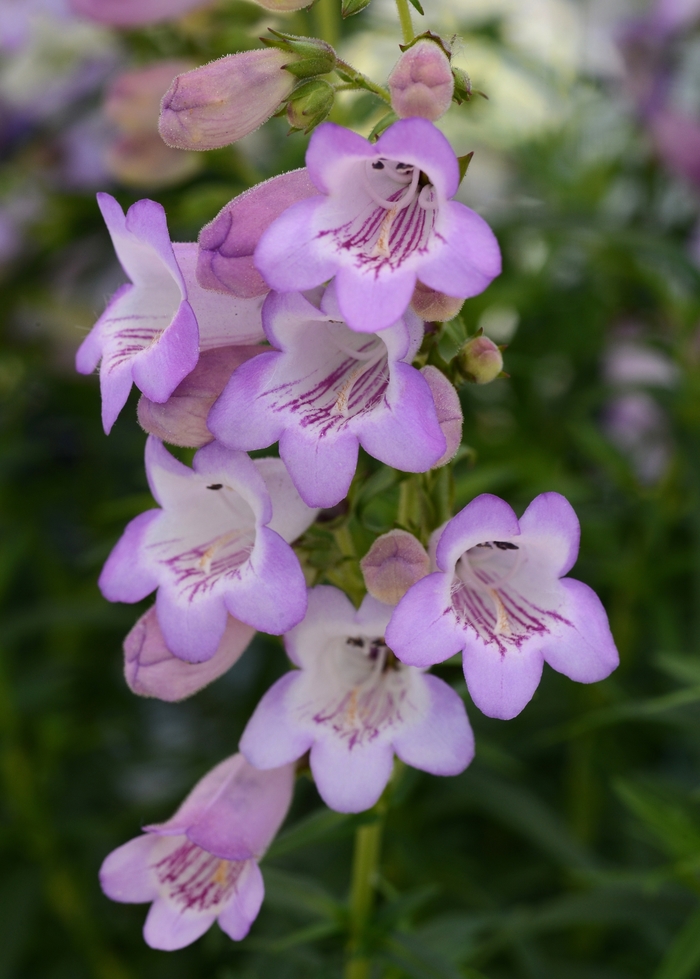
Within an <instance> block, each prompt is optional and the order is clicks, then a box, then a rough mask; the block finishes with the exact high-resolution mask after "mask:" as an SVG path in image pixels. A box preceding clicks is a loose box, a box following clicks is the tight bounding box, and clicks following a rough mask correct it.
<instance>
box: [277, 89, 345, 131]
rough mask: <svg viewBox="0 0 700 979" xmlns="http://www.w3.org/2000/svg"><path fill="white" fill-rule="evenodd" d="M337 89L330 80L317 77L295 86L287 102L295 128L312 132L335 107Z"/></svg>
mask: <svg viewBox="0 0 700 979" xmlns="http://www.w3.org/2000/svg"><path fill="white" fill-rule="evenodd" d="M334 100H335V91H334V90H333V86H332V85H329V84H328V82H324V81H321V80H320V79H318V78H316V79H314V80H313V81H310V82H304V83H303V85H300V86H299V88H295V89H294V91H293V92H292V96H291V98H290V100H289V102H287V119H288V120H289V125H290V126H291V127H292V129H293V130H301V131H302V132H304V133H310V132H311V130H312V129H315V128H316V126H318V124H319V123H321V122H323V120H324V119H325V118H326V116H327V115H328V113H329V112H330V111H331V109H332V108H333V102H334Z"/></svg>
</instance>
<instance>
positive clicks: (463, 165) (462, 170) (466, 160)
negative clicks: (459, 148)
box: [457, 150, 474, 183]
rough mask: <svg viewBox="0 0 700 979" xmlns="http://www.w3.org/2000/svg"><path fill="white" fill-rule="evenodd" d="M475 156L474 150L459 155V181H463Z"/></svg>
mask: <svg viewBox="0 0 700 979" xmlns="http://www.w3.org/2000/svg"><path fill="white" fill-rule="evenodd" d="M473 156H474V150H472V151H471V153H465V154H464V156H458V157H457V163H459V182H460V183H462V181H463V180H464V176H465V174H466V172H467V170H468V169H469V164H470V163H471V162H472V158H473Z"/></svg>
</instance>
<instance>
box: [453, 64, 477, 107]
mask: <svg viewBox="0 0 700 979" xmlns="http://www.w3.org/2000/svg"><path fill="white" fill-rule="evenodd" d="M452 77H453V78H454V80H455V91H454V96H453V98H454V100H455V102H456V103H457V104H458V105H461V104H462V102H469V101H470V100H471V97H472V82H471V78H470V77H469V75H468V74H467V73H466V71H464V70H463V69H462V68H455V67H453V68H452Z"/></svg>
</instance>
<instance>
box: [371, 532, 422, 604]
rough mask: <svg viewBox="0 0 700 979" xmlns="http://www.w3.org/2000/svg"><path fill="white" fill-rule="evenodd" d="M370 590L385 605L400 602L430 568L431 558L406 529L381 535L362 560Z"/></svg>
mask: <svg viewBox="0 0 700 979" xmlns="http://www.w3.org/2000/svg"><path fill="white" fill-rule="evenodd" d="M360 567H361V568H362V574H363V576H364V579H365V586H366V587H367V591H368V592H369V593H370V595H371V596H372V597H373V598H376V599H377V601H379V602H384V604H385V605H396V604H398V602H399V601H400V600H401V599H402V598H403V596H404V595H405V594H406V592H407V591H408V589H409V588H410V587H411V586H412V585H415V583H416V582H417V581H419V580H420V579H421V578H424V577H425V576H426V575H427V574H428V572H429V571H430V558H429V557H428V554H427V552H426V550H425V548H424V547H423V545H422V544H421V542H420V541H419V540H417V538H415V537H414V536H413V534H409V533H408V531H406V530H390V531H389V533H388V534H382V536H381V537H377V539H376V540H375V542H374V544H372V546H371V547H370V549H369V551H368V552H367V553H366V554H365V556H364V557H363V558H362V560H361V561H360Z"/></svg>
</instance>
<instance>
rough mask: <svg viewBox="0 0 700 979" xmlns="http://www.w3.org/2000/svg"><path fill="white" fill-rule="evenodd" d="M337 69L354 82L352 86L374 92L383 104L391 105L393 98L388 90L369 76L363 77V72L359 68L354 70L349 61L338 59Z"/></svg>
mask: <svg viewBox="0 0 700 979" xmlns="http://www.w3.org/2000/svg"><path fill="white" fill-rule="evenodd" d="M336 67H337V68H339V69H340V70H341V71H342V73H343V74H344V75H347V77H348V78H350V79H351V80H352V82H351V84H352V87H353V88H355V89H364V90H365V91H367V92H373V93H374V95H378V96H379V98H380V99H381V100H382V101H383V102H386V103H387V105H391V96H390V95H389V92H388V90H387V89H386V88H382V86H381V85H377V84H376V83H375V82H373V81H372V79H371V78H368V77H367V75H363V74H362V72H361V71H358V70H357V68H353V66H352V65H349V64H348V63H347V61H343V60H342V59H341V58H338V59H337V61H336Z"/></svg>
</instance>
